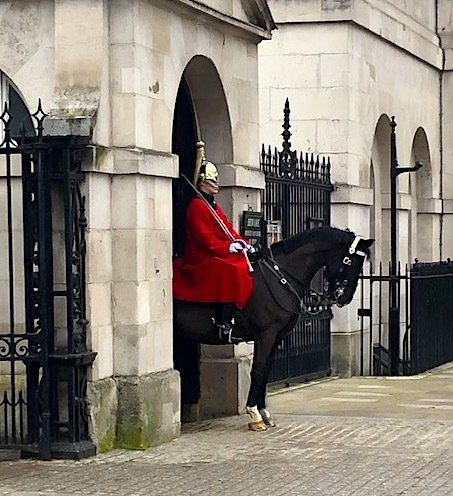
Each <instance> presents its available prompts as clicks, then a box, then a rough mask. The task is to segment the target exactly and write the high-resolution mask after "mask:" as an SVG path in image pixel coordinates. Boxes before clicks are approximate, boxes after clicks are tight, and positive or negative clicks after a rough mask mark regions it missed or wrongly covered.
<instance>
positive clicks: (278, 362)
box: [260, 100, 333, 382]
mask: <svg viewBox="0 0 453 496" xmlns="http://www.w3.org/2000/svg"><path fill="white" fill-rule="evenodd" d="M290 127H291V125H290V108H289V101H288V100H286V103H285V108H284V120H283V133H282V136H283V146H282V151H281V152H278V151H277V149H276V148H275V149H274V151H272V150H271V147H270V146H269V147H268V148H267V150H266V147H265V146H264V145H263V147H262V151H261V155H260V164H261V169H262V170H263V172H264V174H265V179H266V187H265V190H264V191H263V193H262V197H261V205H262V210H263V213H264V219H265V221H266V226H267V233H268V235H267V236H266V238H265V242H266V241H268V242H271V241H272V240H275V238H274V234H273V233H275V232H278V231H280V232H281V236H282V237H283V238H287V237H290V236H293V235H295V234H298V233H300V232H302V231H305V230H307V229H310V228H312V227H318V226H322V225H330V206H331V200H330V197H331V192H332V189H333V187H332V183H331V181H330V159H329V158H327V159H326V158H325V157H323V158H320V157H319V156H314V155H313V154H311V155H309V154H303V153H300V154H298V153H297V152H296V151H293V150H291V143H290V141H289V140H290V137H291V133H290V131H289V129H290ZM322 280H323V278H322V274H321V273H319V274H318V275H317V276H315V278H314V280H313V282H312V285H313V287H314V289H316V290H321V289H322ZM306 303H307V304H308V303H311V302H310V301H309V300H308V298H307V301H306ZM330 320H331V312H330V310H326V311H323V312H321V313H320V314H319V315H317V316H316V317H304V318H302V319H301V320H300V322H299V324H298V325H297V326H296V328H295V329H294V330H293V331H292V332H291V333H290V334H289V335H288V336H287V337H286V338H285V339H283V341H282V342H281V343H280V344H279V346H278V348H277V350H276V355H275V360H274V365H273V367H272V369H271V373H270V378H269V380H270V382H276V381H285V380H288V379H289V378H293V377H300V376H308V375H314V374H319V375H322V374H326V373H328V372H329V371H330Z"/></svg>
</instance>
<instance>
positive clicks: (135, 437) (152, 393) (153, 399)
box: [88, 149, 180, 450]
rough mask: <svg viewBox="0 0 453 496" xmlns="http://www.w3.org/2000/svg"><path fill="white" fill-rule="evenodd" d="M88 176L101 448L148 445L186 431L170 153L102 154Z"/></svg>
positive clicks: (94, 389) (94, 410)
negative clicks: (177, 359)
mask: <svg viewBox="0 0 453 496" xmlns="http://www.w3.org/2000/svg"><path fill="white" fill-rule="evenodd" d="M96 167H98V168H99V169H101V170H102V172H103V173H93V174H90V175H89V205H90V209H89V212H90V214H89V215H90V218H89V226H90V231H89V237H88V254H89V270H88V272H89V277H90V283H89V295H88V300H89V308H90V314H89V317H88V318H89V319H90V322H91V335H92V346H93V349H94V350H95V351H98V358H97V360H96V362H95V364H94V367H93V377H92V382H91V383H90V387H89V401H90V404H91V416H92V424H93V436H94V438H95V440H96V443H97V446H98V447H99V449H100V450H107V449H111V448H113V447H123V448H132V449H144V448H147V447H149V446H152V445H156V444H159V443H161V442H164V441H168V440H170V439H172V438H174V437H175V436H177V435H178V434H179V429H180V412H179V410H180V386H179V374H178V373H177V372H176V371H175V370H173V343H172V341H173V327H172V311H173V308H172V271H171V266H172V265H171V253H172V247H171V238H172V231H171V224H172V203H171V185H172V177H174V176H175V175H176V173H177V161H176V159H175V157H174V156H172V155H171V154H163V153H157V152H146V153H145V152H142V151H137V150H133V151H132V150H126V149H121V150H120V149H117V150H110V151H103V152H102V153H99V150H98V161H97V164H96Z"/></svg>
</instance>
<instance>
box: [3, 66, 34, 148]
mask: <svg viewBox="0 0 453 496" xmlns="http://www.w3.org/2000/svg"><path fill="white" fill-rule="evenodd" d="M35 103H36V105H37V104H38V102H35ZM5 105H6V106H7V108H8V112H9V113H10V114H11V116H12V120H11V123H10V131H11V135H12V136H14V135H20V133H21V131H22V129H23V131H24V132H25V134H26V135H33V134H34V133H35V130H34V126H33V122H32V119H31V116H30V112H29V110H28V108H27V105H26V104H25V101H24V98H23V96H22V94H21V92H20V91H19V89H18V88H17V86H16V85H15V84H14V83H13V81H12V80H11V79H10V78H9V77H8V76H7V75H6V74H5V73H4V72H2V71H1V70H0V114H1V113H2V112H3V111H4V109H5ZM2 139H3V129H2V125H1V124H0V141H2Z"/></svg>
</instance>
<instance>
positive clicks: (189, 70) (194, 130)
mask: <svg viewBox="0 0 453 496" xmlns="http://www.w3.org/2000/svg"><path fill="white" fill-rule="evenodd" d="M198 140H203V141H204V142H205V143H206V154H207V158H208V159H209V160H210V161H212V162H214V163H215V164H216V165H217V167H218V169H219V172H220V174H221V173H222V165H223V164H231V163H232V161H233V151H232V150H233V147H232V135H231V124H230V118H229V112H228V107H227V103H226V97H225V92H224V90H223V85H222V82H221V79H220V76H219V74H218V72H217V69H216V68H215V66H214V64H213V62H212V61H211V60H209V59H208V58H206V57H204V56H201V55H197V56H195V57H193V58H192V59H191V61H190V62H189V63H188V64H187V66H186V68H185V70H184V72H183V75H182V77H181V81H180V84H179V88H178V93H177V96H176V102H175V110H174V116H173V133H172V153H174V154H176V155H178V157H179V173H180V176H179V178H178V179H175V180H174V182H173V256H174V257H178V256H181V255H182V254H183V252H184V242H185V224H186V211H187V207H188V204H189V202H190V200H191V199H192V198H193V196H194V193H193V190H192V189H191V188H190V186H189V185H188V184H187V182H186V181H185V180H184V179H183V178H182V176H181V173H183V174H184V175H185V176H186V177H187V178H189V179H190V180H192V178H193V174H194V169H195V158H196V142H197V141H198ZM173 350H174V353H173V356H174V366H175V369H176V370H178V371H179V373H180V376H181V403H182V408H181V412H182V420H183V421H184V420H186V421H187V420H195V419H198V418H200V417H202V416H206V415H207V414H208V413H207V412H206V411H205V412H200V408H199V402H200V396H201V393H202V391H201V389H202V387H201V384H200V354H201V353H200V351H201V347H200V345H198V344H196V343H193V342H190V341H187V340H182V339H181V338H175V340H174V345H173Z"/></svg>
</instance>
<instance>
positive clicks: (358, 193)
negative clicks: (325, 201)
mask: <svg viewBox="0 0 453 496" xmlns="http://www.w3.org/2000/svg"><path fill="white" fill-rule="evenodd" d="M334 186H335V189H334V191H333V192H332V203H333V204H341V203H345V204H351V203H352V204H356V205H373V190H372V189H370V188H362V187H361V186H351V185H350V184H344V183H336V184H335V185H334Z"/></svg>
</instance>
